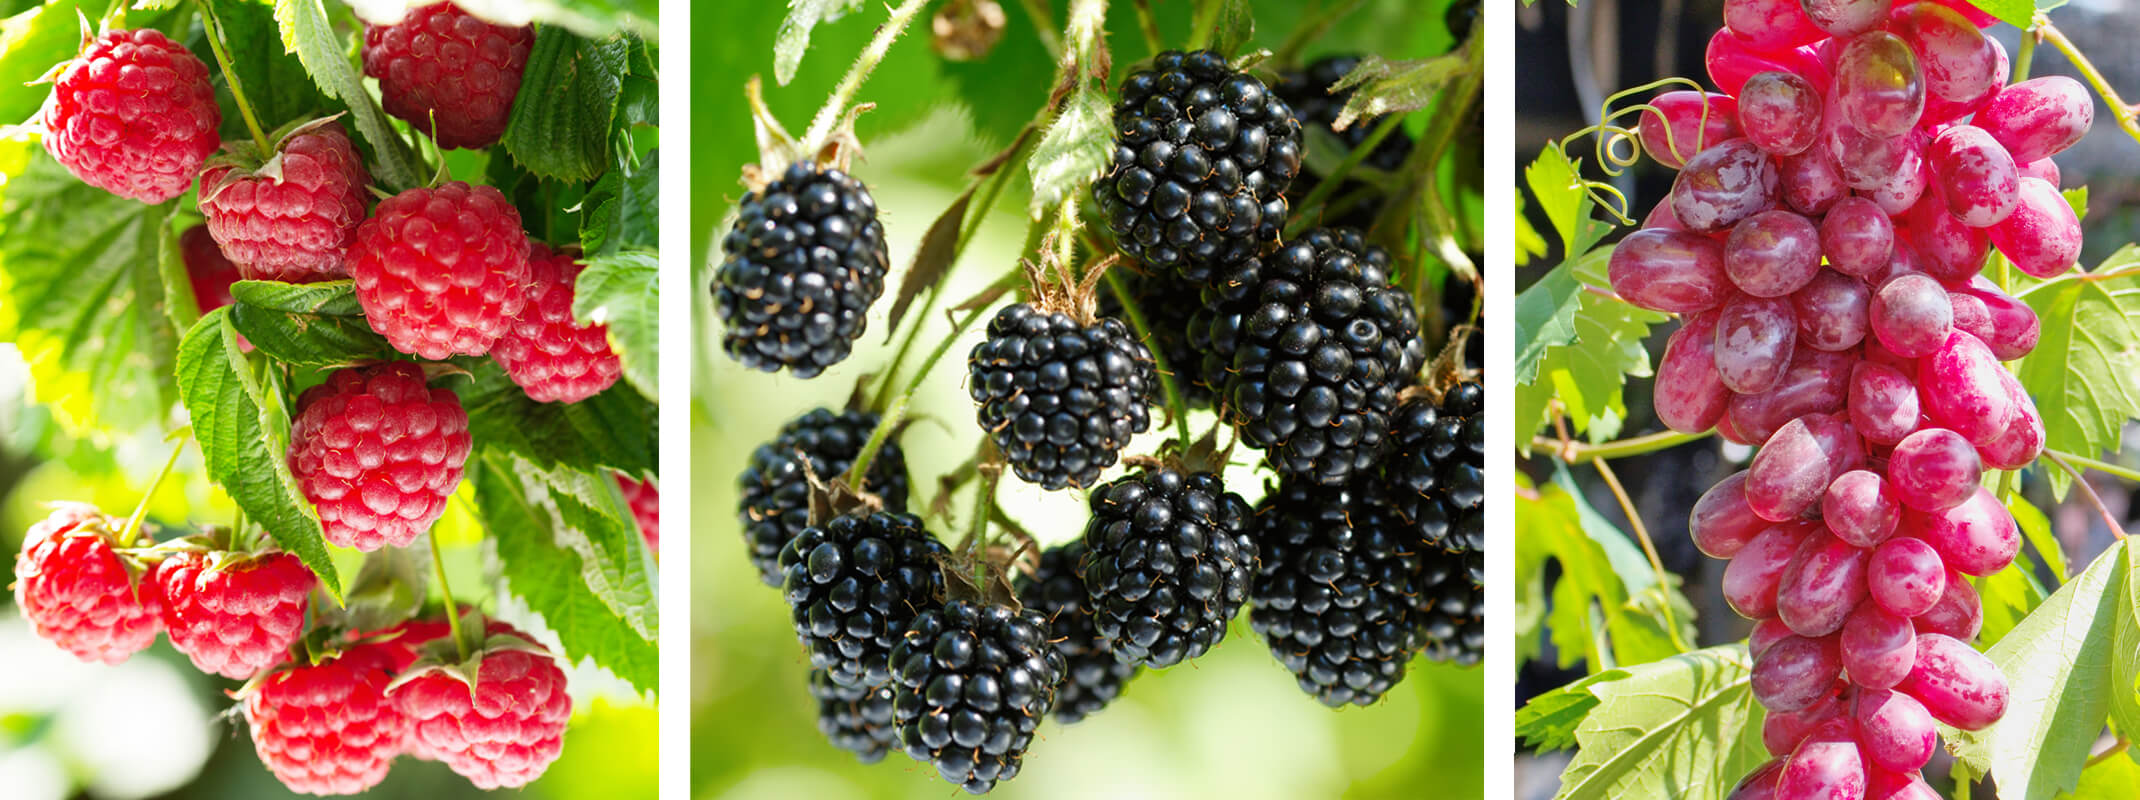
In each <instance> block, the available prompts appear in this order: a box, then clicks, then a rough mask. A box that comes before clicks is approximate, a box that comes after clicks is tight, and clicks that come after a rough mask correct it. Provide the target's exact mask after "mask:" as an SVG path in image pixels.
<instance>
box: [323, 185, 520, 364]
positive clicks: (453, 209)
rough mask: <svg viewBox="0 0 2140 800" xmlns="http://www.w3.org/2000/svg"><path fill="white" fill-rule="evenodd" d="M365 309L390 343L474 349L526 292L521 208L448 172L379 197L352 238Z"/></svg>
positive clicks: (417, 351)
mask: <svg viewBox="0 0 2140 800" xmlns="http://www.w3.org/2000/svg"><path fill="white" fill-rule="evenodd" d="M349 277H351V278H355V279H356V283H357V301H358V302H359V303H362V304H363V305H364V319H365V320H367V321H369V322H370V323H371V326H372V329H373V330H377V331H378V332H379V333H380V334H382V335H384V336H386V340H387V341H388V342H389V343H391V344H393V345H394V349H397V350H400V351H401V352H404V353H409V354H412V355H418V356H422V357H424V358H428V359H431V360H434V361H436V360H440V359H444V358H446V357H448V356H455V355H464V356H480V355H483V354H485V353H489V352H490V348H491V345H492V344H493V343H495V342H497V341H498V337H500V336H503V335H505V331H506V329H507V328H508V327H509V326H510V325H511V324H512V321H513V318H515V317H517V316H519V315H520V309H521V307H522V306H523V305H524V304H525V303H526V302H527V293H526V292H525V291H523V289H522V287H523V286H526V285H527V283H528V237H527V234H526V233H525V232H523V231H521V230H520V211H519V210H518V209H515V208H513V205H512V204H511V203H509V202H506V199H505V195H504V194H501V193H499V191H498V190H497V189H494V188H491V187H489V186H470V185H468V184H465V183H462V182H460V181H454V182H452V183H448V184H446V185H444V186H440V187H438V188H436V189H421V188H419V189H410V190H408V191H406V192H402V193H401V194H397V195H394V196H393V197H390V198H387V199H386V200H384V201H382V202H380V203H379V207H378V208H377V209H374V210H373V211H372V216H371V219H367V220H365V221H364V222H363V224H361V225H358V226H357V240H356V242H355V243H354V244H352V245H351V246H350V248H349Z"/></svg>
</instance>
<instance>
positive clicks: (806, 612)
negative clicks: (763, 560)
mask: <svg viewBox="0 0 2140 800" xmlns="http://www.w3.org/2000/svg"><path fill="white" fill-rule="evenodd" d="M946 554H947V553H946V551H945V550H944V546H943V545H942V544H939V543H938V542H937V541H936V537H934V536H931V535H929V532H928V531H927V530H924V529H923V528H922V526H921V518H920V517H916V516H914V515H912V514H902V513H897V512H891V511H880V512H877V513H874V514H870V515H868V516H841V517H834V518H833V519H832V521H830V522H827V523H825V524H823V525H814V526H811V527H809V528H805V529H803V532H802V533H801V534H800V535H798V536H796V537H795V540H794V541H792V542H789V543H788V546H787V547H786V548H785V549H783V550H781V551H780V568H781V570H782V571H784V572H785V573H786V575H787V584H786V585H787V598H788V607H789V608H791V609H793V611H794V618H795V635H796V637H797V638H799V639H801V640H802V643H803V644H804V645H805V646H807V647H808V648H809V649H810V666H811V668H813V669H821V670H824V671H825V674H826V677H827V678H828V679H829V680H831V681H832V682H833V683H835V684H838V685H840V686H845V687H847V688H850V689H859V688H864V687H869V686H882V685H884V683H885V682H886V681H888V680H890V679H891V673H890V672H889V671H888V670H887V667H886V663H885V656H886V654H888V653H890V652H891V650H892V646H893V645H895V644H897V643H898V642H899V639H900V634H901V632H903V631H905V630H906V628H907V624H908V623H910V622H912V621H913V620H914V617H915V615H917V614H920V613H922V612H923V611H927V610H930V609H934V608H938V607H940V606H941V604H942V602H943V593H944V579H943V574H942V572H940V571H939V567H940V564H939V559H940V558H941V557H942V556H944V555H946Z"/></svg>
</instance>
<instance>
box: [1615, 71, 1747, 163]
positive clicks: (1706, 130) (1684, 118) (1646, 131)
mask: <svg viewBox="0 0 2140 800" xmlns="http://www.w3.org/2000/svg"><path fill="white" fill-rule="evenodd" d="M1649 105H1650V107H1649V108H1647V109H1644V110H1643V111H1642V118H1641V121H1640V122H1638V123H1637V124H1636V127H1635V132H1636V136H1638V137H1639V138H1640V139H1641V141H1642V150H1643V152H1646V153H1649V154H1650V157H1651V158H1654V159H1657V163H1659V164H1663V165H1665V166H1667V167H1671V168H1673V169H1679V168H1680V167H1682V166H1685V165H1686V163H1687V159H1690V158H1693V157H1694V154H1696V153H1699V152H1701V151H1703V150H1706V149H1708V148H1710V147H1714V146H1716V145H1717V144H1718V143H1721V142H1724V141H1727V140H1730V139H1736V138H1738V137H1739V103H1738V101H1737V100H1736V99H1734V98H1732V96H1731V95H1728V94H1716V93H1714V92H1697V91H1693V90H1680V91H1676V92H1665V93H1664V94H1660V95H1658V96H1656V97H1654V98H1651V99H1650V103H1649ZM1660 114H1661V116H1660Z"/></svg>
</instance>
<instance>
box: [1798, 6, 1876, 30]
mask: <svg viewBox="0 0 2140 800" xmlns="http://www.w3.org/2000/svg"><path fill="white" fill-rule="evenodd" d="M1890 2H1891V0H1799V2H1798V5H1799V7H1801V8H1803V9H1805V12H1806V17H1807V18H1808V19H1810V20H1812V21H1813V26H1814V27H1816V28H1819V29H1821V30H1823V31H1826V32H1827V33H1828V35H1830V36H1855V35H1857V34H1860V33H1864V32H1866V31H1869V30H1872V29H1874V28H1878V27H1880V26H1881V25H1882V24H1883V23H1885V22H1887V12H1888V7H1889V4H1890Z"/></svg>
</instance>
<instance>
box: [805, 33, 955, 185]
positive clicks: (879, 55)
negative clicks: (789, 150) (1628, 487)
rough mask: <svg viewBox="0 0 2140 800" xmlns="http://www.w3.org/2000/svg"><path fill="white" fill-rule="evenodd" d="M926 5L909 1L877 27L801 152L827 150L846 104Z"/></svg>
mask: <svg viewBox="0 0 2140 800" xmlns="http://www.w3.org/2000/svg"><path fill="white" fill-rule="evenodd" d="M925 5H928V0H906V2H904V3H901V4H899V7H898V8H896V9H893V10H892V17H891V19H888V20H885V22H884V25H883V26H881V27H879V28H877V35H876V37H875V38H872V39H870V40H869V46H868V47H865V48H863V49H862V54H861V55H859V56H856V57H855V63H854V66H853V67H850V68H848V70H847V75H846V76H845V77H842V78H840V85H839V86H838V87H837V88H834V89H833V90H832V96H830V97H827V98H825V105H824V106H823V107H820V108H819V109H818V110H817V116H816V117H815V118H813V119H811V120H810V130H809V132H808V133H806V134H804V135H803V139H802V144H803V146H802V152H804V153H815V152H817V151H819V150H820V149H822V148H823V147H824V144H825V140H826V138H827V137H830V136H831V135H832V126H833V125H836V124H838V123H839V121H840V118H841V117H842V116H844V115H845V113H844V112H845V111H846V110H847V104H848V103H849V102H850V101H852V100H854V95H855V92H856V91H858V90H860V89H861V88H862V82H863V81H866V80H868V79H869V74H870V73H871V72H872V71H875V70H876V68H877V64H878V63H879V62H882V61H883V60H884V54H885V53H887V52H889V51H890V50H891V49H892V42H893V41H894V40H897V39H898V38H899V34H900V33H902V32H904V31H905V30H906V29H907V24H908V23H910V22H913V21H914V17H915V16H916V15H918V14H920V13H921V9H922V6H925Z"/></svg>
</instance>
